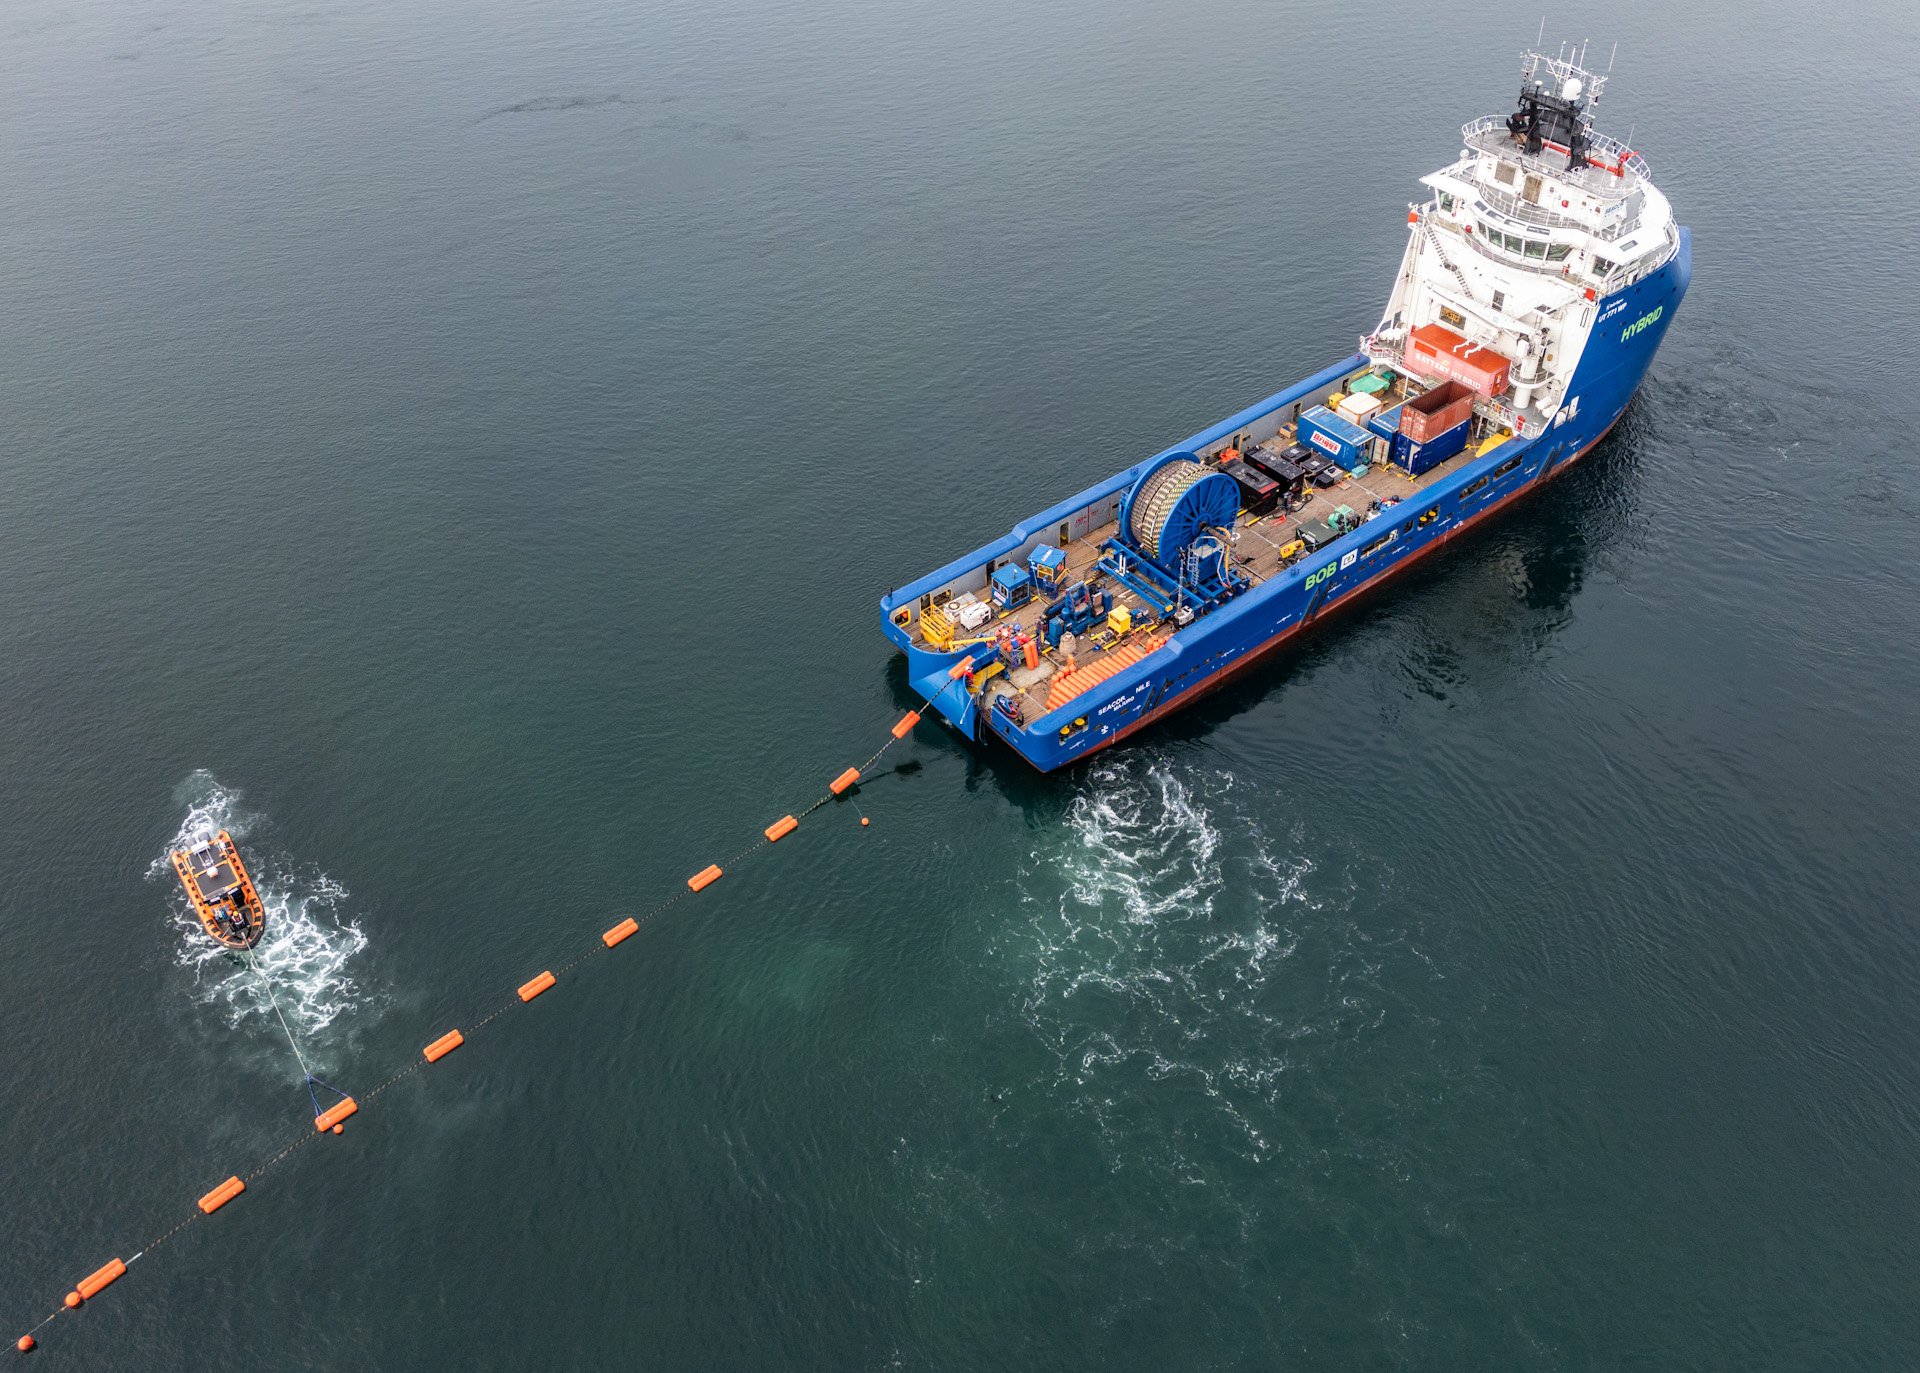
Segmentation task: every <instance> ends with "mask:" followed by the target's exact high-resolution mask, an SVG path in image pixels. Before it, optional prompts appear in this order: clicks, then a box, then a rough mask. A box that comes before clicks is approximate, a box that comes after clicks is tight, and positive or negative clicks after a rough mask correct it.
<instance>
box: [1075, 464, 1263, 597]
mask: <svg viewBox="0 0 1920 1373" xmlns="http://www.w3.org/2000/svg"><path fill="white" fill-rule="evenodd" d="M1239 517H1240V488H1239V486H1238V485H1237V484H1235V482H1234V480H1233V478H1232V477H1230V476H1228V475H1227V474H1226V473H1225V472H1223V471H1221V470H1220V469H1219V468H1218V467H1213V466H1210V465H1208V464H1206V463H1203V462H1201V460H1200V459H1199V458H1197V457H1196V456H1194V455H1193V454H1192V453H1175V454H1172V455H1171V456H1169V457H1166V458H1163V459H1162V460H1161V461H1159V462H1158V463H1155V464H1154V465H1153V466H1151V467H1149V468H1148V469H1147V471H1146V472H1145V473H1144V474H1142V475H1141V477H1140V479H1139V480H1138V481H1136V482H1135V483H1134V484H1133V489H1132V490H1131V491H1129V492H1128V493H1127V497H1126V500H1125V501H1124V502H1122V504H1121V507H1120V520H1119V532H1118V533H1116V534H1115V535H1114V536H1113V537H1112V538H1110V539H1108V540H1107V541H1106V542H1105V543H1104V544H1102V545H1101V557H1100V561H1099V563H1098V567H1099V569H1100V571H1102V572H1104V573H1106V574H1107V575H1108V576H1109V577H1112V578H1113V579H1114V580H1115V581H1116V582H1118V583H1120V585H1122V586H1124V587H1126V588H1127V590H1129V591H1131V592H1133V594H1134V595H1136V596H1138V597H1139V598H1140V599H1141V600H1142V601H1144V602H1146V603H1147V604H1148V605H1149V606H1151V607H1152V608H1153V609H1154V610H1155V611H1156V612H1157V613H1158V616H1159V618H1160V619H1162V620H1171V621H1173V622H1174V623H1175V624H1179V625H1184V624H1189V623H1191V622H1192V620H1193V618H1194V616H1196V615H1199V614H1202V613H1204V612H1205V611H1207V610H1210V609H1212V608H1213V607H1214V606H1216V605H1218V604H1220V602H1222V601H1224V600H1226V599H1227V598H1228V597H1229V596H1231V595H1233V594H1234V593H1235V592H1236V591H1239V590H1241V589H1242V588H1244V587H1245V586H1246V585H1247V583H1248V579H1247V575H1246V574H1245V573H1244V572H1241V571H1240V570H1239V569H1238V568H1236V567H1234V566H1233V564H1232V561H1231V559H1230V557H1229V556H1228V550H1229V549H1230V548H1231V547H1232V545H1233V540H1234V537H1235V535H1234V528H1233V527H1234V522H1235V521H1236V520H1237V519H1239Z"/></svg>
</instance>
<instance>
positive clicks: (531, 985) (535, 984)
mask: <svg viewBox="0 0 1920 1373" xmlns="http://www.w3.org/2000/svg"><path fill="white" fill-rule="evenodd" d="M554 981H555V978H554V976H553V974H552V973H541V974H540V976H538V977H536V978H534V979H533V981H531V982H523V983H521V984H520V999H521V1000H522V1001H531V1000H533V999H534V998H535V997H536V996H538V995H540V993H542V992H544V991H545V990H547V988H549V987H551V986H552V985H553V984H554Z"/></svg>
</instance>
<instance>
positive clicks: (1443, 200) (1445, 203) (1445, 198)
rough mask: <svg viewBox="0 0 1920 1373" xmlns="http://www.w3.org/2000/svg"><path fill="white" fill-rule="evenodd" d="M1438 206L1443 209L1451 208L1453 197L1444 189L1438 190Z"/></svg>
mask: <svg viewBox="0 0 1920 1373" xmlns="http://www.w3.org/2000/svg"><path fill="white" fill-rule="evenodd" d="M1440 208H1441V209H1443V210H1451V209H1452V208H1453V197H1452V196H1451V195H1449V194H1448V193H1447V192H1445V191H1442V192H1440Z"/></svg>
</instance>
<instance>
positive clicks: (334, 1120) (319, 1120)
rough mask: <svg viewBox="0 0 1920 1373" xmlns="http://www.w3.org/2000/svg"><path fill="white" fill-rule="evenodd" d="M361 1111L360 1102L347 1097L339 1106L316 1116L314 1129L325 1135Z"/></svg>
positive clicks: (330, 1107)
mask: <svg viewBox="0 0 1920 1373" xmlns="http://www.w3.org/2000/svg"><path fill="white" fill-rule="evenodd" d="M359 1109H360V1103H359V1102H357V1101H355V1100H354V1099H353V1098H352V1097H346V1098H344V1099H342V1100H341V1102H340V1104H339V1105H337V1106H329V1107H328V1108H327V1109H326V1110H324V1111H322V1112H321V1113H320V1114H319V1115H317V1116H315V1117H314V1118H313V1128H314V1129H316V1130H319V1131H320V1132H321V1133H323V1134H324V1133H325V1132H326V1131H328V1130H331V1129H332V1128H333V1127H334V1126H336V1125H338V1124H339V1123H340V1122H341V1121H343V1120H345V1119H346V1118H347V1117H348V1116H350V1115H352V1114H353V1113H354V1112H355V1111H357V1110H359Z"/></svg>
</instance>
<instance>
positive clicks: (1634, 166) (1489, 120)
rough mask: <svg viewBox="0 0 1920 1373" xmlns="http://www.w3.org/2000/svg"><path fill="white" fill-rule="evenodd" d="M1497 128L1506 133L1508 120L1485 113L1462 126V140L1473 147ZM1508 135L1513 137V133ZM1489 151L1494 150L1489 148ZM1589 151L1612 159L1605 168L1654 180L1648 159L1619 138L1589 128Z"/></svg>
mask: <svg viewBox="0 0 1920 1373" xmlns="http://www.w3.org/2000/svg"><path fill="white" fill-rule="evenodd" d="M1496 130H1498V131H1499V132H1500V133H1501V134H1503V135H1506V134H1507V121H1506V120H1504V119H1502V118H1500V117H1499V116H1498V115H1492V114H1489V115H1483V116H1481V117H1480V118H1479V119H1476V120H1473V121H1472V122H1471V123H1468V124H1462V125H1461V126H1460V141H1461V142H1463V143H1465V144H1466V145H1467V146H1468V147H1472V146H1473V140H1474V139H1476V138H1478V137H1479V136H1480V135H1482V134H1489V133H1493V132H1494V131H1496ZM1507 136H1508V137H1511V135H1507ZM1487 151H1492V150H1491V149H1488V150H1487ZM1587 151H1588V152H1590V153H1600V154H1603V155H1604V156H1605V157H1608V158H1611V159H1612V162H1613V166H1608V167H1604V168H1603V170H1606V171H1612V170H1613V167H1614V166H1617V167H1618V168H1619V169H1620V170H1621V171H1623V172H1632V173H1633V174H1634V175H1635V176H1637V177H1641V178H1643V179H1644V180H1647V181H1651V180H1653V172H1652V170H1651V169H1650V168H1649V167H1648V166H1647V160H1646V159H1645V158H1643V157H1642V156H1640V154H1639V153H1637V152H1635V151H1634V150H1633V149H1632V148H1629V147H1628V146H1627V145H1626V144H1624V143H1622V142H1621V141H1620V140H1619V139H1617V138H1613V137H1611V136H1609V135H1607V134H1603V133H1597V132H1595V131H1594V130H1592V129H1589V130H1588V131H1587Z"/></svg>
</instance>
